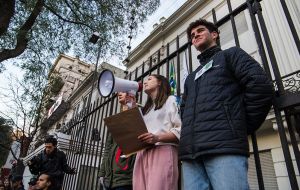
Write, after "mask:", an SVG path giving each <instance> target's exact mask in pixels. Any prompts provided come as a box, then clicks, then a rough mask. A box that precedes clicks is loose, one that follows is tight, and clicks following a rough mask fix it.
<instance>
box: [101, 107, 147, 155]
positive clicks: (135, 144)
mask: <svg viewBox="0 0 300 190" xmlns="http://www.w3.org/2000/svg"><path fill="white" fill-rule="evenodd" d="M104 122H105V124H106V126H107V128H108V131H109V132H110V133H111V135H112V137H113V139H114V140H115V141H116V143H117V144H118V145H119V146H120V148H121V150H122V152H123V153H124V155H125V156H126V157H128V156H130V155H132V154H135V153H136V152H138V151H139V150H142V149H144V148H147V147H151V146H153V145H150V144H147V143H143V142H141V141H140V140H139V139H138V138H137V137H138V136H139V135H141V134H143V133H147V132H148V130H147V127H146V124H145V122H144V119H143V115H142V113H141V110H140V109H139V108H137V107H136V108H132V109H129V110H126V111H123V112H121V113H118V114H116V115H113V116H110V117H107V118H104Z"/></svg>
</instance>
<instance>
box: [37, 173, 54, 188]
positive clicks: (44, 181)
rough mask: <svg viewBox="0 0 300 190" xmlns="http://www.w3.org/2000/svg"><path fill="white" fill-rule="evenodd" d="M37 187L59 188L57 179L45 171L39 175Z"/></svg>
mask: <svg viewBox="0 0 300 190" xmlns="http://www.w3.org/2000/svg"><path fill="white" fill-rule="evenodd" d="M35 188H36V189H38V190H57V186H56V185H55V179H54V178H53V177H52V176H51V175H49V174H47V173H43V174H41V175H40V176H39V177H38V180H37V182H36V185H35Z"/></svg>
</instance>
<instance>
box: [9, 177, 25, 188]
mask: <svg viewBox="0 0 300 190" xmlns="http://www.w3.org/2000/svg"><path fill="white" fill-rule="evenodd" d="M22 181H23V177H22V176H13V177H12V179H11V187H12V189H13V190H24V186H23V182H22Z"/></svg>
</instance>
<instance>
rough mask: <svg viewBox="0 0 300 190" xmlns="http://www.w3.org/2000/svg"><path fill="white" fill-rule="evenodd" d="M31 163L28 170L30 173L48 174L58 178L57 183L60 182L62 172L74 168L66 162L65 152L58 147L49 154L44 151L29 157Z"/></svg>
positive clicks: (70, 170) (71, 170)
mask: <svg viewBox="0 0 300 190" xmlns="http://www.w3.org/2000/svg"><path fill="white" fill-rule="evenodd" d="M31 163H32V164H31V165H29V170H30V172H31V173H32V174H35V175H39V174H41V173H47V174H50V175H52V176H53V177H54V178H56V179H57V180H58V183H62V181H63V177H64V173H68V174H73V173H74V170H73V169H72V168H70V167H69V166H68V164H67V158H66V155H65V153H64V152H63V151H61V150H58V149H55V150H54V151H53V152H52V153H51V154H50V155H47V154H46V153H45V151H43V152H41V153H39V154H38V155H37V156H35V157H34V158H32V159H31Z"/></svg>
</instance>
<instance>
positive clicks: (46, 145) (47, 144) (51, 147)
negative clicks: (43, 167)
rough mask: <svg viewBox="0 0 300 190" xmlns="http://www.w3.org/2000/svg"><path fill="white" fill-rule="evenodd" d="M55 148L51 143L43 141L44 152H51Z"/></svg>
mask: <svg viewBox="0 0 300 190" xmlns="http://www.w3.org/2000/svg"><path fill="white" fill-rule="evenodd" d="M54 149H55V146H54V145H53V144H52V143H45V152H46V154H48V155H49V154H51V153H52V152H53V151H54Z"/></svg>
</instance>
